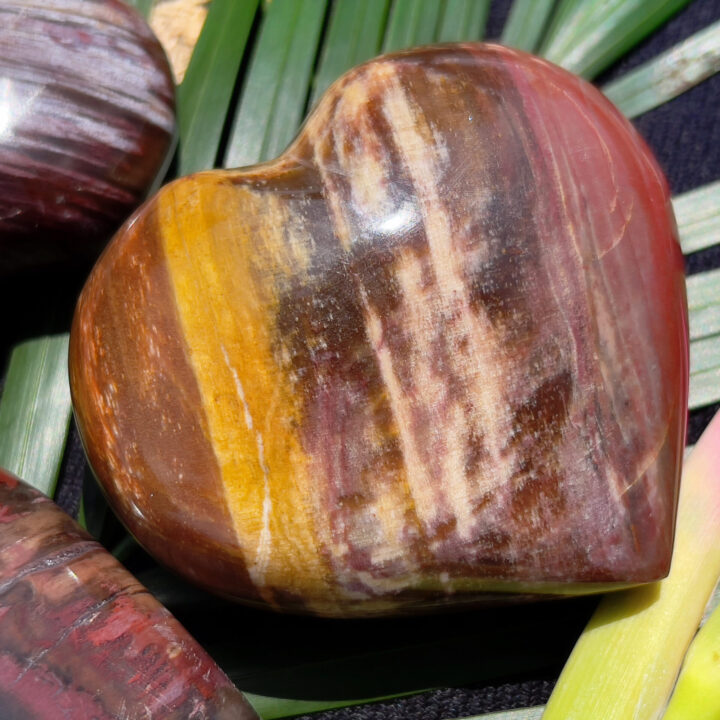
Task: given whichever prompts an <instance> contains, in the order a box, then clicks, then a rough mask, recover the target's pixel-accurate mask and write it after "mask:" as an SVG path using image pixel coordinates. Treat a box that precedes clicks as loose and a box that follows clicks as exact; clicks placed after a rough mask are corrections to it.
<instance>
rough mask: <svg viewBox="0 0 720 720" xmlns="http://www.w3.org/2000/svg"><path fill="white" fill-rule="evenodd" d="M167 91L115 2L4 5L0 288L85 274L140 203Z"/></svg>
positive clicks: (136, 25)
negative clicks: (30, 277)
mask: <svg viewBox="0 0 720 720" xmlns="http://www.w3.org/2000/svg"><path fill="white" fill-rule="evenodd" d="M174 103H175V101H174V86H173V81H172V77H171V74H170V70H169V67H168V64H167V61H166V59H165V55H164V53H163V51H162V49H161V47H160V44H159V43H158V41H157V40H156V39H155V37H154V36H153V34H152V32H151V31H150V29H149V27H148V26H147V25H146V23H145V22H144V20H142V18H141V17H140V16H139V15H138V14H137V13H136V12H135V10H133V9H132V8H130V7H128V6H127V5H126V4H125V3H123V2H121V0H3V2H2V3H0V276H2V275H7V274H8V273H11V272H17V271H19V270H26V269H30V268H35V267H42V266H44V267H49V266H52V265H58V264H62V265H65V266H70V265H78V264H82V265H85V266H86V267H87V268H89V267H90V266H91V264H92V262H93V261H94V260H95V259H96V258H97V255H98V254H99V252H100V249H101V248H102V247H103V245H105V243H107V242H108V240H109V239H110V237H111V236H112V234H113V233H114V232H115V231H116V230H117V229H118V227H119V226H120V224H121V223H122V222H123V221H124V220H125V219H126V218H127V216H128V215H129V214H130V212H132V210H134V209H135V208H136V207H137V205H138V204H139V203H140V202H141V201H142V200H143V199H144V197H145V195H146V194H147V192H148V190H149V188H150V186H151V184H152V182H153V180H154V179H155V177H156V176H157V175H158V173H159V172H160V171H161V169H162V166H163V163H164V162H165V158H166V156H167V155H168V151H169V149H170V146H171V144H172V137H173V132H174Z"/></svg>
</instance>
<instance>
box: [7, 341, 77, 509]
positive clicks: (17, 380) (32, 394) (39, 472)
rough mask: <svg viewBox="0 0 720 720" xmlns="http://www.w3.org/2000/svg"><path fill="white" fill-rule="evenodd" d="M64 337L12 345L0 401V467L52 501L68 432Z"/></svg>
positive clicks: (68, 411) (67, 390)
mask: <svg viewBox="0 0 720 720" xmlns="http://www.w3.org/2000/svg"><path fill="white" fill-rule="evenodd" d="M67 354H68V336H67V335H51V336H46V337H42V338H37V339H34V340H29V341H27V342H24V343H22V344H20V345H18V346H16V347H15V349H14V350H13V352H12V354H11V356H10V364H9V367H8V372H7V377H6V380H5V387H4V390H3V395H2V399H1V400H0V466H2V467H4V468H6V469H7V470H10V471H11V472H13V473H15V474H16V475H18V476H20V477H22V478H23V479H24V480H26V481H27V482H29V483H30V484H32V485H34V486H35V487H36V488H37V489H38V490H40V491H41V492H44V493H45V494H46V495H49V496H50V497H52V495H53V493H54V491H55V484H56V482H57V477H58V472H59V469H60V462H61V460H62V455H63V451H64V449H65V442H66V440H67V433H68V428H69V426H70V414H71V404H70V388H69V385H68V373H67Z"/></svg>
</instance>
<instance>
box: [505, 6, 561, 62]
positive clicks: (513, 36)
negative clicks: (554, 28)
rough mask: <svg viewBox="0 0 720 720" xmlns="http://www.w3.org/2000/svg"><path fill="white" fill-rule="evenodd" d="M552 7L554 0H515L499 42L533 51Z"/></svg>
mask: <svg viewBox="0 0 720 720" xmlns="http://www.w3.org/2000/svg"><path fill="white" fill-rule="evenodd" d="M554 7H555V0H515V2H513V4H512V7H511V9H510V15H509V16H508V19H507V22H506V23H505V27H504V28H503V32H502V35H501V36H500V42H502V43H503V44H504V45H510V46H511V47H515V48H519V49H520V50H527V51H528V52H535V50H536V49H537V46H538V45H539V43H540V40H541V38H542V36H543V31H544V30H545V27H546V26H547V23H548V20H549V18H550V14H551V13H552V11H553V8H554Z"/></svg>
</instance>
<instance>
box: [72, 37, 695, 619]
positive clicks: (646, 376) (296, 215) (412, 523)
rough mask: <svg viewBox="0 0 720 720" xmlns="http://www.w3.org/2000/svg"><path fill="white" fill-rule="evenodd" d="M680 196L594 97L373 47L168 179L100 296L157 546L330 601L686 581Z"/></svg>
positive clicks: (511, 69)
mask: <svg viewBox="0 0 720 720" xmlns="http://www.w3.org/2000/svg"><path fill="white" fill-rule="evenodd" d="M686 328H687V319H686V309H685V291H684V279H683V263H682V256H681V253H680V248H679V246H678V242H677V237H676V229H675V223H674V220H673V216H672V211H671V208H670V201H669V195H668V188H667V185H666V182H665V180H664V178H663V176H662V174H661V172H660V170H659V169H658V166H657V164H656V162H655V160H654V159H653V158H652V156H651V155H650V153H649V151H648V149H647V147H646V146H645V144H644V143H643V141H642V140H641V139H640V137H639V136H638V135H637V133H636V132H635V130H634V129H633V128H632V127H631V125H630V124H629V123H628V122H627V121H626V120H625V119H624V118H623V117H622V116H621V115H620V113H619V112H618V111H617V110H616V109H615V108H614V107H612V106H611V105H610V103H609V102H608V101H607V100H606V99H605V98H604V97H603V96H602V95H601V94H600V93H599V92H598V91H597V90H595V89H594V88H593V87H591V86H590V85H589V84H587V83H586V82H584V81H583V80H580V79H578V78H576V77H574V76H572V75H570V74H568V73H567V72H565V71H563V70H561V69H559V68H557V67H554V66H553V65H551V64H549V63H547V62H544V61H543V60H540V59H537V58H534V57H531V56H530V55H527V54H524V53H521V52H517V51H515V50H510V49H507V48H502V47H498V46H492V45H473V44H468V45H455V46H442V47H431V48H424V49H421V50H415V51H407V52H403V53H399V54H395V55H389V56H386V57H382V58H379V59H377V60H374V61H372V62H369V63H367V64H366V65H363V66H361V67H359V68H357V69H355V70H353V71H351V72H349V73H348V74H346V75H345V76H344V77H343V78H341V79H340V80H339V81H338V82H337V83H335V85H333V87H332V88H331V89H330V90H329V91H328V92H327V94H326V95H325V96H324V98H323V99H322V100H321V102H320V103H319V104H318V106H317V108H316V109H315V111H314V112H313V114H312V115H311V117H310V118H309V120H308V121H307V123H306V124H305V126H304V128H303V130H302V132H301V133H300V135H299V137H298V138H297V140H296V141H295V142H294V143H293V144H292V145H291V146H290V147H289V148H288V150H287V151H286V152H285V153H284V154H283V155H282V156H281V157H280V158H278V159H277V160H275V161H273V162H270V163H266V164H263V165H259V166H257V167H250V168H243V169H240V170H232V171H215V172H206V173H200V174H197V175H193V176H190V177H187V178H183V179H181V180H178V181H176V182H175V183H173V184H171V185H169V186H167V187H165V188H164V189H162V190H161V191H160V192H159V193H158V194H157V195H156V196H155V197H154V198H153V199H152V201H151V202H149V203H148V204H147V205H145V206H144V207H143V209H142V210H141V211H140V212H139V213H138V214H137V215H136V216H135V217H134V218H132V219H131V220H130V221H129V222H128V223H127V224H126V225H125V227H124V228H122V230H121V231H120V232H119V233H118V234H117V236H116V237H115V239H114V241H113V242H112V244H111V246H110V249H109V251H108V252H107V253H106V254H105V255H104V257H103V258H102V259H101V261H100V262H99V263H98V265H97V266H96V268H95V270H94V272H93V274H92V276H91V277H90V280H89V282H88V283H87V286H86V288H85V290H84V292H83V295H82V298H81V300H80V304H79V307H78V310H77V315H76V318H75V323H74V327H73V332H72V341H71V382H72V389H73V397H74V402H75V410H76V413H77V418H78V421H79V425H80V428H81V432H82V435H83V438H84V441H85V444H86V448H87V451H88V455H89V458H90V462H91V464H92V466H93V468H94V470H95V472H96V473H97V475H98V477H99V479H100V481H101V483H102V484H103V486H104V488H105V490H106V492H107V494H108V496H109V498H110V501H111V503H112V505H113V507H114V508H115V509H116V511H117V512H118V514H119V515H120V517H121V518H122V519H123V520H124V522H125V523H126V524H127V526H128V528H129V529H130V531H131V532H132V533H133V534H134V535H135V536H136V537H137V538H138V540H139V541H140V542H141V543H142V544H143V545H144V546H145V547H147V548H148V549H149V550H150V552H152V553H153V554H154V555H155V556H156V557H157V558H158V559H159V560H160V561H161V562H163V563H166V564H167V565H170V566H171V567H174V568H176V569H177V570H178V571H179V572H181V573H183V574H184V575H185V576H186V577H187V578H189V579H191V580H193V581H194V582H196V583H198V584H200V585H202V586H204V587H206V588H209V589H212V590H214V591H216V592H219V593H221V594H223V595H225V596H230V597H234V598H238V599H240V600H244V601H247V602H252V603H262V604H266V605H268V606H270V607H273V608H277V609H284V610H292V611H303V612H311V613H318V614H325V615H366V614H379V613H393V612H403V611H405V612H407V611H413V610H415V609H425V608H432V607H437V606H441V605H445V604H448V603H471V602H476V601H479V600H482V599H484V598H486V597H487V596H488V593H496V594H497V593H500V594H506V593H516V594H517V593H519V594H556V593H583V592H592V591H596V590H600V589H606V588H614V587H622V586H626V585H629V584H634V583H641V582H646V581H651V580H655V579H657V578H660V577H662V576H663V575H665V573H666V572H667V570H668V566H669V563H670V555H671V550H672V544H673V526H674V517H675V508H676V498H677V491H678V478H679V467H680V460H681V454H682V447H683V439H684V432H685V415H686V395H687V330H686Z"/></svg>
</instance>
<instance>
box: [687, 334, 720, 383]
mask: <svg viewBox="0 0 720 720" xmlns="http://www.w3.org/2000/svg"><path fill="white" fill-rule="evenodd" d="M719 366H720V335H711V336H710V337H703V338H698V339H697V340H693V341H692V342H691V343H690V374H691V375H694V374H695V373H699V372H703V371H704V370H709V369H710V368H714V367H719Z"/></svg>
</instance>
